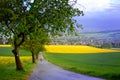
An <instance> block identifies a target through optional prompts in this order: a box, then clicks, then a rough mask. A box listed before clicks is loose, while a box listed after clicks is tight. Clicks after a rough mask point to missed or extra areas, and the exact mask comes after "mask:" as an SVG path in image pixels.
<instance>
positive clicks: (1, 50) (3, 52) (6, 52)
mask: <svg viewBox="0 0 120 80" xmlns="http://www.w3.org/2000/svg"><path fill="white" fill-rule="evenodd" d="M12 49H13V48H12V47H0V56H14V55H13V53H12ZM19 53H20V56H31V53H30V52H29V51H26V50H23V49H20V51H19Z"/></svg>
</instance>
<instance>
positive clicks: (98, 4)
mask: <svg viewBox="0 0 120 80" xmlns="http://www.w3.org/2000/svg"><path fill="white" fill-rule="evenodd" d="M74 7H77V8H79V9H83V10H84V11H85V12H94V11H103V10H105V9H107V8H110V7H111V0H77V4H76V5H75V6H74Z"/></svg>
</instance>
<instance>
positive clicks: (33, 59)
mask: <svg viewBox="0 0 120 80" xmlns="http://www.w3.org/2000/svg"><path fill="white" fill-rule="evenodd" d="M31 53H32V63H35V54H34V51H31Z"/></svg>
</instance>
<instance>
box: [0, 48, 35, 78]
mask: <svg viewBox="0 0 120 80" xmlns="http://www.w3.org/2000/svg"><path fill="white" fill-rule="evenodd" d="M11 50H12V48H11V47H0V80H26V79H27V78H28V77H29V75H30V73H31V71H32V69H33V68H34V66H35V64H33V63H32V61H31V60H32V59H31V56H29V55H30V53H29V52H28V51H25V50H20V54H21V55H22V56H21V57H20V59H21V62H22V65H23V67H24V69H25V71H16V66H15V59H14V56H13V54H12V52H11Z"/></svg>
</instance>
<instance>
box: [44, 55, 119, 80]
mask: <svg viewBox="0 0 120 80" xmlns="http://www.w3.org/2000/svg"><path fill="white" fill-rule="evenodd" d="M45 57H46V58H47V59H48V61H50V62H52V63H54V64H56V65H59V66H61V67H63V68H64V69H68V70H71V71H74V72H77V73H82V74H87V75H92V76H97V77H103V78H107V79H110V80H120V53H108V54H107V53H102V54H55V53H46V54H45Z"/></svg>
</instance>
